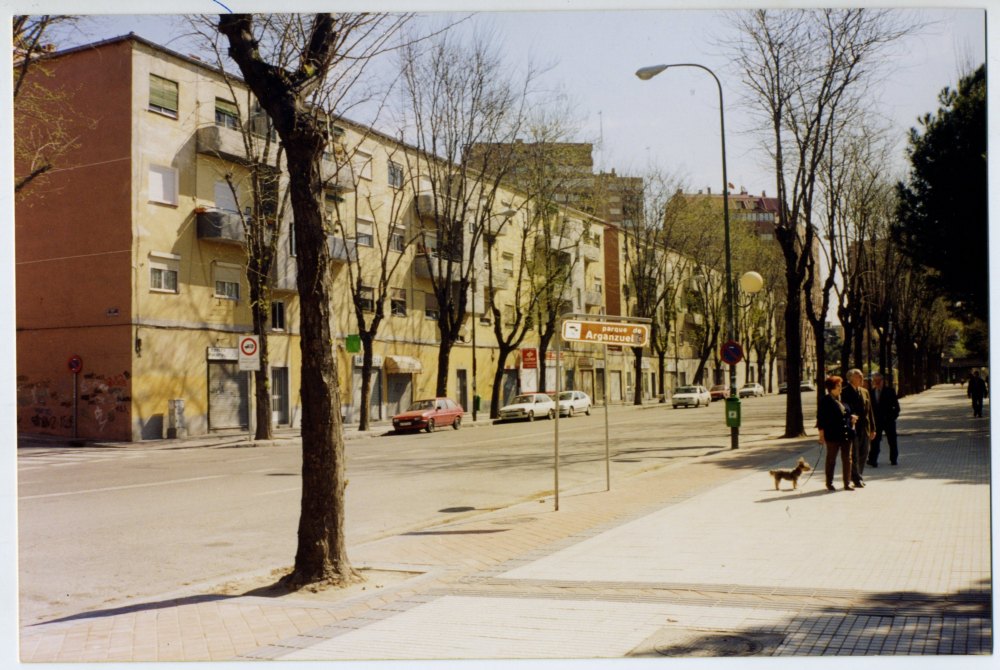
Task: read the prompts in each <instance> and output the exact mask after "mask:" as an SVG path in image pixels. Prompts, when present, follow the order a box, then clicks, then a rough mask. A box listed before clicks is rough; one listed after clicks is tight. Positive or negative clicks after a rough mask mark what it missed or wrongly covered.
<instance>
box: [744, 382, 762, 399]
mask: <svg viewBox="0 0 1000 670" xmlns="http://www.w3.org/2000/svg"><path fill="white" fill-rule="evenodd" d="M762 395H764V387H763V386H761V385H760V384H755V383H753V382H747V383H746V384H744V385H743V386H741V387H740V397H741V398H750V397H754V398H756V397H760V396H762Z"/></svg>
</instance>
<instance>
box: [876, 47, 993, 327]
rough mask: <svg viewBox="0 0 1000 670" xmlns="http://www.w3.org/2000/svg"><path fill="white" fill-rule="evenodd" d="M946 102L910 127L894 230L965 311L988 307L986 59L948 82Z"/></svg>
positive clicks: (980, 314) (983, 312) (981, 312)
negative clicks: (908, 166) (905, 177)
mask: <svg viewBox="0 0 1000 670" xmlns="http://www.w3.org/2000/svg"><path fill="white" fill-rule="evenodd" d="M939 100H940V103H941V107H940V108H939V109H938V111H937V113H936V114H934V115H933V116H932V115H930V114H927V115H925V116H924V117H923V118H922V119H920V128H919V129H917V128H914V129H911V131H910V146H909V156H910V164H911V170H910V175H909V179H908V181H907V182H906V183H905V184H904V183H900V184H899V185H898V187H897V190H898V192H899V198H900V203H899V210H898V214H899V222H898V225H897V227H896V231H895V233H896V236H897V239H898V240H900V241H901V242H902V244H903V247H904V248H905V249H906V252H907V254H908V255H909V256H910V258H912V259H913V262H914V263H916V264H918V265H920V266H922V267H924V268H927V269H928V270H929V274H930V276H929V281H931V282H932V285H933V286H934V287H936V288H937V289H938V290H940V291H942V292H943V293H944V294H945V295H947V297H948V298H949V299H950V300H951V302H952V303H953V304H954V303H961V305H959V310H960V311H961V312H962V313H964V314H965V315H966V316H967V317H970V318H972V317H976V318H981V319H985V318H986V316H987V311H988V307H989V297H988V288H989V287H988V281H987V274H988V267H989V256H988V248H989V245H988V244H987V226H988V221H987V206H988V204H987V203H988V199H987V182H986V66H985V65H983V66H980V67H979V69H978V70H976V71H975V72H974V73H972V74H970V75H968V76H966V77H963V78H962V79H961V81H960V82H959V84H958V89H957V90H953V89H950V88H945V89H944V90H943V91H942V92H941V95H940V97H939Z"/></svg>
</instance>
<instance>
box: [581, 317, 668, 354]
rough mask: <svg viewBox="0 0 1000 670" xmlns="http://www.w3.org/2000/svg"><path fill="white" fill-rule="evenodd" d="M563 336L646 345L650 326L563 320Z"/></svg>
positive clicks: (592, 341) (601, 342)
mask: <svg viewBox="0 0 1000 670" xmlns="http://www.w3.org/2000/svg"><path fill="white" fill-rule="evenodd" d="M562 338H563V340H565V341H567V342H590V343H591V344H623V345H627V346H630V347H644V346H646V344H648V343H649V326H648V325H647V324H645V323H625V322H621V321H616V322H615V321H579V320H577V319H569V320H567V321H563V327H562Z"/></svg>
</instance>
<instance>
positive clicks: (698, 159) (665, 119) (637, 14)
mask: <svg viewBox="0 0 1000 670" xmlns="http://www.w3.org/2000/svg"><path fill="white" fill-rule="evenodd" d="M221 1H222V2H223V4H225V5H226V6H228V7H230V8H232V9H233V10H234V11H237V10H243V9H254V8H255V7H256V9H259V10H261V11H263V10H266V9H267V8H268V7H269V5H268V4H267V3H263V4H262V3H241V2H238V1H236V0H221ZM52 4H60V3H45V5H46V6H48V5H52ZM102 4H107V3H93V4H91V3H88V5H87V11H88V12H100V11H101V6H102ZM350 4H351V3H338V6H349V5H350ZM603 4H604V5H607V4H609V3H607V2H605V3H603ZM800 4H801V3H800ZM631 5H632V6H640V7H645V8H643V9H638V10H628V11H626V10H608V9H605V10H601V9H595V7H600V6H601V3H598V2H587V1H585V0H568V1H567V0H564V1H563V2H560V3H553V2H536V3H531V4H530V5H529V4H528V3H525V2H520V3H516V2H506V3H496V2H493V3H479V4H474V3H469V2H466V3H462V6H464V8H468V7H470V6H472V7H479V6H481V7H487V8H488V7H498V6H503V7H506V8H511V7H515V8H516V7H525V6H530V7H533V8H536V7H548V8H555V7H558V8H566V7H568V8H572V9H571V10H570V11H566V10H563V11H552V9H549V10H548V11H488V12H483V13H481V14H478V15H476V17H475V19H474V20H473V24H470V25H479V26H482V25H489V26H492V27H493V28H494V29H495V31H496V34H497V37H498V38H500V39H501V40H502V41H503V43H504V51H505V52H506V53H507V54H509V57H510V58H511V59H512V60H513V61H515V62H524V61H526V60H527V59H529V58H530V59H531V60H532V61H533V62H535V63H538V64H543V65H550V66H552V68H551V69H550V70H549V71H547V72H546V74H545V76H544V84H545V86H546V87H552V88H558V89H561V90H564V91H565V92H566V93H567V94H568V95H569V97H570V99H571V100H573V101H574V102H575V103H576V106H577V114H578V115H579V117H580V119H581V120H582V128H581V132H580V135H579V137H577V138H576V139H577V140H579V141H592V142H595V144H596V143H598V141H599V140H600V139H601V138H602V137H603V143H602V144H601V145H600V147H599V149H601V150H597V148H595V152H594V160H595V164H596V166H597V167H599V168H602V169H605V170H610V169H611V168H615V169H617V171H618V172H619V173H632V174H638V173H640V172H642V171H643V170H644V169H645V168H646V167H647V166H649V165H651V164H655V165H657V166H658V167H660V168H662V169H664V170H665V171H667V172H669V173H671V174H674V175H676V176H677V177H678V178H679V179H680V180H681V182H682V183H683V184H685V186H687V187H689V188H691V189H699V188H704V187H711V188H712V189H713V191H716V192H718V191H719V190H721V187H722V170H721V157H720V145H719V114H718V93H717V89H716V86H715V83H714V82H713V81H712V79H711V77H710V76H709V75H708V74H707V73H705V72H702V71H700V70H697V69H694V68H684V69H676V70H668V71H667V72H664V73H662V74H660V75H659V76H657V77H656V78H655V79H653V80H651V81H647V82H643V81H640V80H639V79H637V78H636V77H635V76H634V72H635V70H636V69H638V68H639V67H642V66H644V65H655V64H658V63H679V62H694V63H700V64H703V65H706V66H708V67H709V68H711V69H712V70H713V71H714V72H715V73H716V75H717V76H718V77H719V79H720V81H721V82H722V85H723V95H724V98H725V107H726V109H725V115H726V144H727V164H728V174H729V181H730V182H732V183H733V184H734V185H735V186H736V187H737V188H740V187H746V188H747V189H748V190H749V191H750V192H751V193H758V194H759V193H760V192H761V191H767V192H769V193H770V194H774V193H775V191H776V189H775V187H774V179H773V176H772V169H771V168H770V167H769V166H768V165H767V164H766V162H765V161H764V160H763V156H762V152H761V150H760V148H759V147H760V143H759V142H760V139H759V137H760V136H759V135H757V134H754V133H752V132H749V128H748V121H747V114H746V112H745V109H744V108H743V106H742V100H741V97H742V94H743V91H742V88H741V82H740V79H739V72H738V71H737V70H736V68H735V67H734V66H733V65H732V64H731V62H729V61H728V59H727V58H725V56H724V54H723V53H722V49H721V47H718V46H717V45H718V44H719V43H720V42H721V41H723V39H724V37H725V34H726V32H727V30H728V29H727V27H726V21H725V13H724V12H720V11H712V10H684V9H653V8H651V7H664V6H667V5H668V3H665V2H638V3H635V2H633V3H631ZM120 7H121V3H117V7H116V8H112V9H111V10H105V11H117V10H118V8H120ZM128 7H129V11H143V9H144V8H147V11H154V9H153V8H157V7H158V4H157V3H152V2H148V0H138V1H137V2H134V3H129V5H128ZM174 7H176V11H178V12H181V11H189V12H196V11H202V12H216V11H224V10H222V9H221V7H220V5H219V4H218V2H217V1H216V0H199V1H197V2H192V1H182V2H179V3H177V4H176V5H175V6H172V7H171V9H172V10H173V9H174ZM297 7H301V8H304V9H308V7H309V3H303V2H300V3H297ZM401 7H404V5H402V4H399V3H390V2H378V1H377V0H376V2H374V3H372V4H366V5H365V9H367V10H372V9H374V8H389V9H398V8H401ZM411 7H413V8H418V7H419V8H421V9H427V8H431V9H440V8H443V7H447V4H446V3H443V2H417V3H406V5H405V8H406V9H410V8H411ZM270 8H272V9H273V8H274V5H273V4H271V5H270ZM314 8H316V7H314ZM322 8H323V9H331V7H330V5H329V4H326V5H325V6H323V7H322ZM33 11H38V10H34V9H33ZM64 11H79V10H77V9H76V8H75V7H74V8H72V9H65V10H64ZM900 11H905V12H907V14H908V15H909V16H911V17H913V18H915V19H916V20H917V21H919V22H921V23H925V24H927V25H926V27H924V28H923V29H922V30H921V31H920V32H919V33H918V34H916V35H914V36H912V37H910V38H907V39H906V40H905V42H903V43H901V44H899V46H898V47H897V48H895V49H894V53H893V55H892V57H889V58H885V59H884V62H883V63H882V64H881V65H880V75H881V76H882V77H883V81H884V84H883V85H881V86H879V87H878V88H877V92H878V97H879V98H880V99H878V100H876V101H874V102H875V103H876V107H877V108H878V109H879V112H880V114H881V115H883V116H885V117H886V118H887V119H888V120H889V121H890V122H891V123H892V134H893V136H894V137H895V138H897V140H898V144H897V147H898V150H897V152H896V156H897V161H898V162H897V164H896V166H895V170H896V171H898V175H896V176H900V177H901V176H902V175H903V174H904V172H903V171H904V170H905V165H906V163H905V153H904V149H905V146H906V144H905V138H906V133H907V131H908V129H909V128H910V127H912V126H915V125H916V120H917V118H918V117H919V116H922V115H923V114H925V113H928V112H934V111H936V109H937V96H938V93H939V92H940V91H941V89H942V88H944V87H945V86H951V87H954V86H955V85H956V83H957V81H958V77H959V75H960V74H961V73H962V72H964V71H966V70H967V69H968V67H969V66H970V65H971V66H972V67H975V66H977V65H979V64H980V63H982V62H983V59H984V58H985V12H984V11H983V10H982V9H962V10H939V9H937V10H936V9H920V10H916V9H913V10H904V9H900ZM441 18H442V19H443V18H444V17H441ZM182 31H183V28H182V27H178V25H177V23H176V22H175V21H172V20H170V17H166V16H149V15H147V16H135V15H117V16H109V15H104V16H94V17H92V18H91V19H89V20H87V21H85V22H84V23H83V25H82V27H81V32H80V34H77V35H74V36H73V37H72V42H73V43H85V42H90V41H96V40H99V39H103V38H107V37H112V36H117V35H122V34H125V33H128V32H135V33H137V34H138V35H140V36H142V37H145V38H147V39H149V40H151V41H153V42H157V43H160V44H165V45H167V46H171V47H172V48H175V49H177V50H179V51H185V49H184V46H183V44H182V43H180V42H174V43H173V44H169V43H170V42H171V41H172V40H174V39H175V38H177V37H178V36H179V35H180V34H181V32H182ZM58 46H60V47H64V46H67V43H61V44H59V45H58ZM348 116H350V114H348ZM359 120H363V119H359ZM383 129H386V128H385V127H384V126H383Z"/></svg>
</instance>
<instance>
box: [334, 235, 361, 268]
mask: <svg viewBox="0 0 1000 670" xmlns="http://www.w3.org/2000/svg"><path fill="white" fill-rule="evenodd" d="M326 239H327V243H328V245H329V247H330V260H331V261H333V262H334V263H350V262H353V261H356V260H358V243H357V242H356V241H354V240H345V239H344V238H343V237H340V236H339V235H329V236H328V237H327V238H326Z"/></svg>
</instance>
